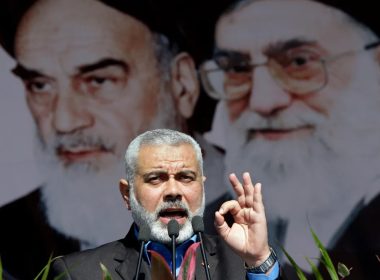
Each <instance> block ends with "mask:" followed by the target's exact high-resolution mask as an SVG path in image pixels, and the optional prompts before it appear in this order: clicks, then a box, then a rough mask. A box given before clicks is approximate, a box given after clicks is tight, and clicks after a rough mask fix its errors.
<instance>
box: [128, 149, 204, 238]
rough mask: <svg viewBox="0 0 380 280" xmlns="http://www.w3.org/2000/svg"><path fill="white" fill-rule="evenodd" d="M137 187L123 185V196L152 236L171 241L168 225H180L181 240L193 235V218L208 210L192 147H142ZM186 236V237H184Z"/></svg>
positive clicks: (136, 176)
mask: <svg viewBox="0 0 380 280" xmlns="http://www.w3.org/2000/svg"><path fill="white" fill-rule="evenodd" d="M136 170H137V171H136V174H135V179H134V183H133V187H132V188H131V189H129V188H128V185H127V184H126V182H124V184H121V193H122V195H123V197H124V199H125V200H126V202H127V205H128V207H129V208H131V209H132V215H133V217H134V220H135V221H136V223H137V224H138V225H139V226H142V225H148V226H149V228H151V233H152V236H153V237H154V238H155V239H156V240H159V241H163V242H170V238H169V236H168V234H167V224H168V223H169V221H170V220H171V219H175V220H176V221H177V222H178V223H179V225H180V236H179V239H180V240H182V241H184V240H186V239H187V238H189V237H190V236H191V235H192V228H191V219H192V217H193V216H194V215H202V214H203V209H204V203H205V202H204V191H203V181H204V177H203V176H202V173H201V171H200V169H199V165H198V162H197V159H196V154H195V151H194V149H193V147H192V146H191V145H189V144H182V145H179V146H169V145H154V146H151V145H149V146H148V145H146V146H142V147H141V149H140V152H139V155H138V158H137V169H136ZM184 235H185V236H184Z"/></svg>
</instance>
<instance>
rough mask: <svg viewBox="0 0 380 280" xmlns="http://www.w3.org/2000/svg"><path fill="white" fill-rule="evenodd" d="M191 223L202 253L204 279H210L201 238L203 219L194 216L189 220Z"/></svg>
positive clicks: (203, 228) (203, 229) (203, 227)
mask: <svg viewBox="0 0 380 280" xmlns="http://www.w3.org/2000/svg"><path fill="white" fill-rule="evenodd" d="M191 225H192V226H193V231H194V233H195V234H197V235H198V238H199V241H200V243H201V253H202V259H203V263H204V268H205V273H206V279H207V280H210V279H211V276H210V270H209V268H208V261H207V256H206V253H205V248H204V246H203V239H202V233H203V232H204V231H205V226H204V224H203V219H202V217H201V216H194V217H193V219H192V220H191Z"/></svg>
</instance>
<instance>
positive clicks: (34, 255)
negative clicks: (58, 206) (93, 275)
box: [0, 189, 80, 280]
mask: <svg viewBox="0 0 380 280" xmlns="http://www.w3.org/2000/svg"><path fill="white" fill-rule="evenodd" d="M44 213H45V211H44V208H43V203H42V201H41V192H40V190H39V189H38V190H36V191H33V192H31V193H30V194H28V195H26V196H24V197H22V198H20V199H18V200H16V201H14V202H11V203H9V204H7V205H5V206H3V207H1V208H0V221H1V223H2V226H1V238H0V254H1V260H2V263H3V267H4V269H5V270H6V272H7V274H9V275H8V276H6V278H5V279H18V280H24V279H25V280H30V279H34V277H35V276H37V274H38V273H39V272H40V271H41V270H42V268H43V267H44V266H45V265H46V264H47V262H48V260H49V257H50V256H53V257H54V256H60V255H64V254H68V253H71V252H75V251H78V250H79V249H80V245H79V242H78V241H77V240H74V239H70V238H67V237H66V236H64V235H62V234H60V233H59V232H57V231H56V230H55V229H53V228H52V227H51V226H50V225H49V224H48V223H47V221H46V218H45V214H44Z"/></svg>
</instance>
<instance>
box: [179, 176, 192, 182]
mask: <svg viewBox="0 0 380 280" xmlns="http://www.w3.org/2000/svg"><path fill="white" fill-rule="evenodd" d="M179 180H180V181H181V182H183V183H190V182H192V181H194V180H195V178H194V176H191V175H180V176H179Z"/></svg>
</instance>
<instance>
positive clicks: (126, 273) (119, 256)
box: [114, 225, 150, 280]
mask: <svg viewBox="0 0 380 280" xmlns="http://www.w3.org/2000/svg"><path fill="white" fill-rule="evenodd" d="M138 257H139V244H138V242H137V240H136V238H135V235H134V226H133V225H132V227H131V229H130V230H129V232H128V234H127V236H126V237H125V238H124V239H123V241H122V243H121V244H120V246H119V248H118V250H117V251H116V252H115V255H114V259H115V260H116V261H117V262H118V263H119V265H117V266H116V267H115V270H116V272H117V273H118V274H119V276H120V278H121V279H124V280H133V279H134V276H135V271H136V266H137V261H138ZM142 274H143V275H144V276H143V277H141V278H139V279H144V280H150V269H149V266H148V264H147V263H146V262H145V261H143V262H142V264H141V271H140V276H141V275H142Z"/></svg>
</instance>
